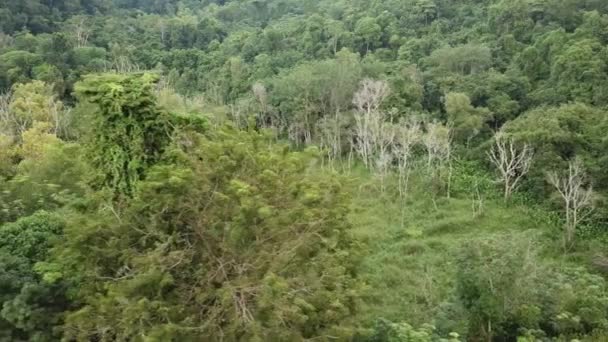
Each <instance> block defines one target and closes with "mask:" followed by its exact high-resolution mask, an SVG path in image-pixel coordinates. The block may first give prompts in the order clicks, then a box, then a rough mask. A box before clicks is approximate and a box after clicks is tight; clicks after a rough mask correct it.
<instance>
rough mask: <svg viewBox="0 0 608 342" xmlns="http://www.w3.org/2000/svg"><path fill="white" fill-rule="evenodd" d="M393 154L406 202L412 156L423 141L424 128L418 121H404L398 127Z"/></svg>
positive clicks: (400, 187) (403, 197) (400, 192)
mask: <svg viewBox="0 0 608 342" xmlns="http://www.w3.org/2000/svg"><path fill="white" fill-rule="evenodd" d="M396 130H397V132H396V137H395V144H394V145H393V153H394V154H395V159H396V160H397V169H398V172H399V195H400V197H401V198H402V199H404V200H405V197H406V195H407V190H408V182H409V174H410V170H411V168H412V165H411V164H412V160H411V159H412V155H413V152H414V147H415V146H416V144H418V143H420V142H421V140H422V136H423V135H422V133H423V131H422V126H421V124H420V122H418V121H417V120H416V119H409V120H407V121H405V120H404V121H403V122H401V123H400V124H398V125H397V127H396Z"/></svg>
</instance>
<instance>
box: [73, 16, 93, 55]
mask: <svg viewBox="0 0 608 342" xmlns="http://www.w3.org/2000/svg"><path fill="white" fill-rule="evenodd" d="M90 34H91V32H90V28H89V25H88V24H87V23H86V22H85V19H84V18H81V19H80V20H79V21H78V22H77V23H76V24H75V25H74V38H75V40H76V47H77V48H81V47H85V46H86V45H87V44H88V43H89V36H90Z"/></svg>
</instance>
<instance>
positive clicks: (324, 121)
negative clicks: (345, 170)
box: [317, 115, 342, 166]
mask: <svg viewBox="0 0 608 342" xmlns="http://www.w3.org/2000/svg"><path fill="white" fill-rule="evenodd" d="M341 128H342V124H341V121H340V117H339V116H337V115H336V116H333V117H332V116H324V117H323V118H321V119H320V120H319V122H318V123H317V133H318V136H319V143H320V145H321V146H320V147H321V148H322V149H323V150H324V151H326V153H327V161H328V163H329V165H330V166H332V165H333V161H334V160H336V159H337V158H339V157H340V156H341V155H342V139H341V133H342V129H341Z"/></svg>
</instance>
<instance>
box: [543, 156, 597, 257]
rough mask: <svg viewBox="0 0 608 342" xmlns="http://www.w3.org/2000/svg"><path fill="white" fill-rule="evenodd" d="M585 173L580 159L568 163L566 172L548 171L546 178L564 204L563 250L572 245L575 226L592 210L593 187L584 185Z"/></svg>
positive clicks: (585, 181)
mask: <svg viewBox="0 0 608 342" xmlns="http://www.w3.org/2000/svg"><path fill="white" fill-rule="evenodd" d="M586 178H587V177H586V175H585V172H584V170H583V167H582V165H581V163H580V161H578V160H577V161H573V162H570V163H568V172H567V173H566V174H562V175H560V174H558V173H557V172H550V173H549V174H548V175H547V179H548V181H549V183H550V184H551V185H553V187H555V189H556V190H557V192H558V194H559V195H560V197H561V199H562V202H563V204H564V211H565V214H566V223H565V224H564V250H566V251H568V250H569V249H570V248H571V247H572V246H573V245H574V238H575V236H576V228H577V227H578V225H579V224H580V222H581V221H583V220H584V219H585V218H586V217H587V216H588V215H589V214H591V212H592V210H593V189H592V187H591V186H586V183H587V180H586Z"/></svg>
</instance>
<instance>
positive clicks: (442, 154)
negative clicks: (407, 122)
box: [422, 121, 452, 198]
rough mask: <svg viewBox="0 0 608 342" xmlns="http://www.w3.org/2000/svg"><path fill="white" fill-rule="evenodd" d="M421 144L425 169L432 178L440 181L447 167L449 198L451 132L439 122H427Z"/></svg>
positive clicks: (448, 191)
mask: <svg viewBox="0 0 608 342" xmlns="http://www.w3.org/2000/svg"><path fill="white" fill-rule="evenodd" d="M424 128H425V133H424V135H423V136H422V143H423V144H424V147H425V148H426V152H427V167H428V169H429V171H430V173H431V174H432V175H433V177H437V179H441V178H442V177H441V173H442V171H443V170H444V169H445V167H446V166H447V171H448V175H447V182H446V183H447V197H448V198H449V197H450V188H451V180H452V130H451V128H450V127H449V126H446V125H442V124H441V123H439V122H436V121H434V122H428V123H426V124H425V126H424Z"/></svg>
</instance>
